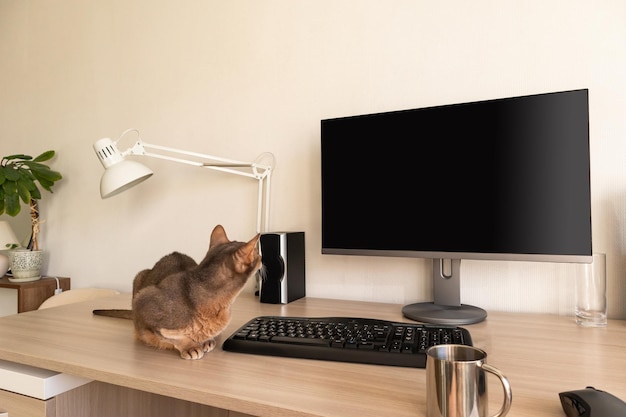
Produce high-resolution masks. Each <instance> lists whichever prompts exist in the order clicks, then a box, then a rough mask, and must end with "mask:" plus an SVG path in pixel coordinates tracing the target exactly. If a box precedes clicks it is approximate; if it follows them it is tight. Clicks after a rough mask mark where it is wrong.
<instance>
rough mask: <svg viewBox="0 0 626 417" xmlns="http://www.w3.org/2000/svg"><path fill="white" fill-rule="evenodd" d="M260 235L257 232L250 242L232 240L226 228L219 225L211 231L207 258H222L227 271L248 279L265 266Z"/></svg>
mask: <svg viewBox="0 0 626 417" xmlns="http://www.w3.org/2000/svg"><path fill="white" fill-rule="evenodd" d="M260 237H261V235H260V234H259V233H257V234H256V235H255V236H254V237H253V238H252V239H250V240H249V241H248V242H238V241H231V240H230V239H229V238H228V236H227V235H226V231H225V230H224V228H223V227H222V226H221V225H217V226H215V228H214V229H213V231H212V232H211V243H210V244H209V252H208V254H207V255H208V256H207V258H212V259H213V260H216V259H217V258H220V259H221V260H222V262H223V266H224V267H225V268H226V270H227V271H229V272H231V273H232V274H233V275H234V276H239V277H241V278H243V279H244V280H247V279H248V278H249V277H250V276H252V275H253V274H254V273H256V272H257V271H259V270H260V269H261V268H262V266H263V263H262V262H261V255H260V253H259V249H258V246H259V238H260Z"/></svg>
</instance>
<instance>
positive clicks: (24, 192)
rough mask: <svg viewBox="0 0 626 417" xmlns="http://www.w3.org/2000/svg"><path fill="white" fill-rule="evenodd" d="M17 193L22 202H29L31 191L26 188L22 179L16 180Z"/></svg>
mask: <svg viewBox="0 0 626 417" xmlns="http://www.w3.org/2000/svg"><path fill="white" fill-rule="evenodd" d="M16 187H17V194H18V195H19V196H20V198H21V199H22V201H23V202H24V204H29V203H30V198H31V193H30V191H29V190H28V187H27V186H26V184H25V183H24V181H18V182H17V184H16Z"/></svg>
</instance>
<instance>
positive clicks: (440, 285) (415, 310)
mask: <svg viewBox="0 0 626 417" xmlns="http://www.w3.org/2000/svg"><path fill="white" fill-rule="evenodd" d="M433 295H434V299H435V300H434V302H424V303H415V304H409V305H406V306H404V307H403V308H402V314H403V315H404V317H406V318H409V319H411V320H416V321H421V322H424V323H433V324H443V325H450V326H458V325H464V324H472V323H478V322H481V321H483V320H485V318H487V312H486V311H485V310H483V309H482V308H479V307H474V306H471V305H466V304H461V260H460V259H440V258H437V259H433Z"/></svg>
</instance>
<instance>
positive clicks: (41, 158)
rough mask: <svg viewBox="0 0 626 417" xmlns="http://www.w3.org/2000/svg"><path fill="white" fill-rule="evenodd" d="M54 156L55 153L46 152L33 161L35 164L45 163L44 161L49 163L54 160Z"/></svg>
mask: <svg viewBox="0 0 626 417" xmlns="http://www.w3.org/2000/svg"><path fill="white" fill-rule="evenodd" d="M54 154H55V152H54V151H52V150H50V151H45V152H43V153H42V154H41V155H39V156H38V157H36V158H35V159H33V161H34V162H44V161H48V160H50V159H52V158H54Z"/></svg>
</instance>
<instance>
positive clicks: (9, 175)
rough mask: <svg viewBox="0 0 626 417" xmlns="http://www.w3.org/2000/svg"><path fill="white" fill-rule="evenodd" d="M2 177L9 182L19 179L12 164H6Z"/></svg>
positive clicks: (17, 171)
mask: <svg viewBox="0 0 626 417" xmlns="http://www.w3.org/2000/svg"><path fill="white" fill-rule="evenodd" d="M4 175H5V176H6V179H7V180H9V181H17V180H19V179H20V173H19V170H17V169H15V165H13V164H8V165H7V166H5V167H4Z"/></svg>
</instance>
